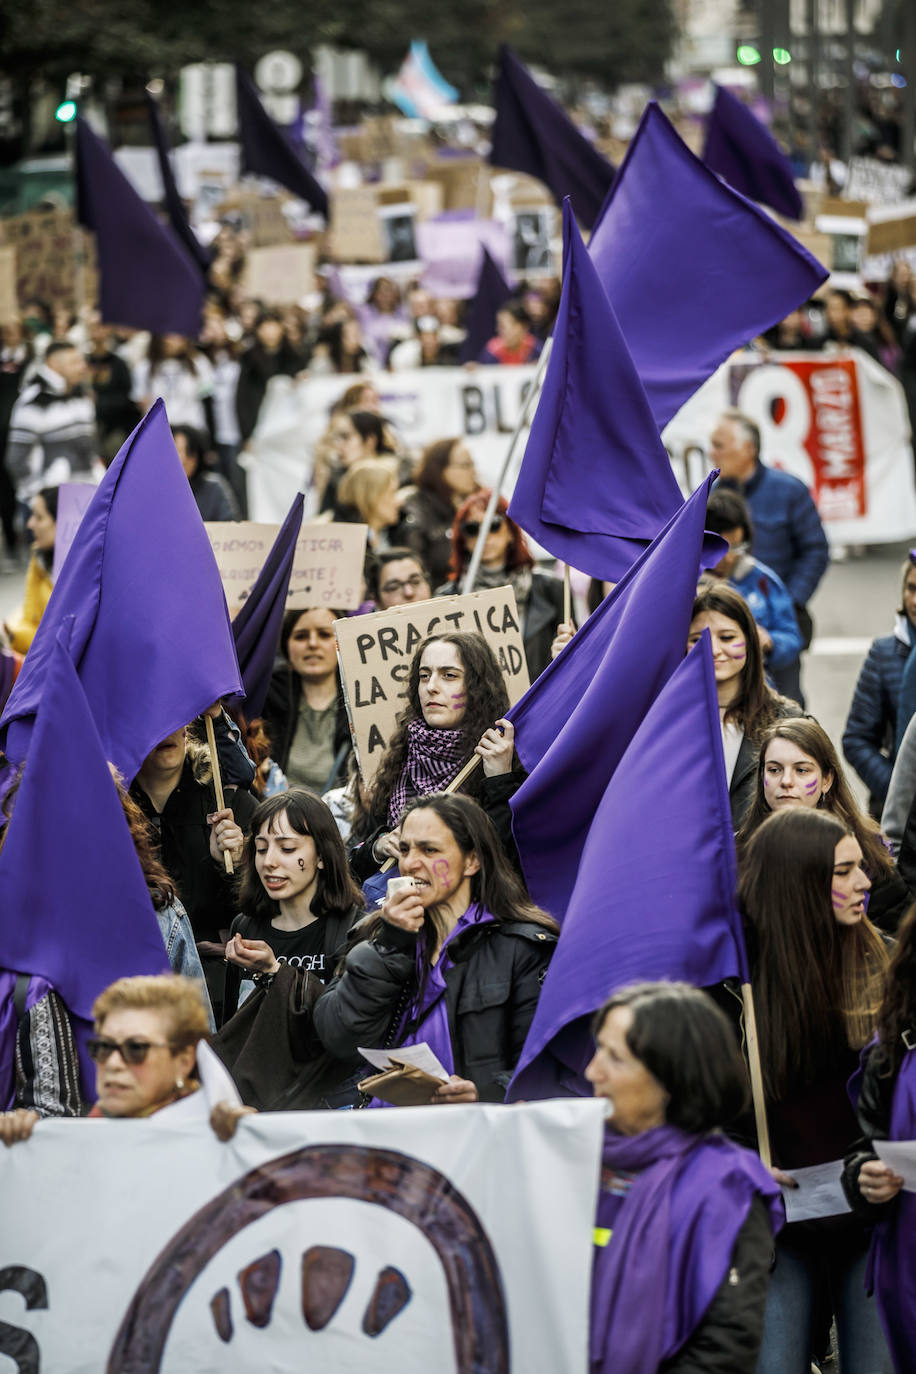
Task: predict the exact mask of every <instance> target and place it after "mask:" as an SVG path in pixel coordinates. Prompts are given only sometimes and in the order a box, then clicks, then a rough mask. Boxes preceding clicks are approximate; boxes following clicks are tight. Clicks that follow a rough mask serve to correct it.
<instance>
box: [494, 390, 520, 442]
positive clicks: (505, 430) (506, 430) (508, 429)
mask: <svg viewBox="0 0 916 1374" xmlns="http://www.w3.org/2000/svg"><path fill="white" fill-rule="evenodd" d="M493 409H494V411H495V413H496V429H497V433H499V434H511V433H512V431H513V430H514V428H515V426H514V425H507V424H506V423H505V421H504V420H503V407H502V391H501V390H500V388H499V387H498V386H495V387H494V388H493Z"/></svg>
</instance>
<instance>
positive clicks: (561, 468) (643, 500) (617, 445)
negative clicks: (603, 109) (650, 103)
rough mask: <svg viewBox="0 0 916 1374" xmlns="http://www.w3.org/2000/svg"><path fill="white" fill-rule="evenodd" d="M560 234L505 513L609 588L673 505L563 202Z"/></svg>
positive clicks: (634, 386) (664, 459)
mask: <svg viewBox="0 0 916 1374" xmlns="http://www.w3.org/2000/svg"><path fill="white" fill-rule="evenodd" d="M563 236H564V248H563V292H562V295H561V297H560V307H559V310H558V312H557V319H556V324H555V325H554V331H553V348H552V349H551V354H550V360H549V362H548V364H547V372H546V375H545V377H544V385H543V389H542V391H541V395H540V398H539V400H538V407H537V411H536V412H535V416H534V421H533V422H532V425H531V433H530V434H529V436H528V443H527V445H526V447H525V456H524V459H523V461H522V466H521V471H520V472H519V475H518V480H517V482H516V485H515V491H514V492H513V494H512V500H511V502H510V503H509V514H510V515H511V517H512V519H513V520H516V521H517V522H518V524H520V525H521V526H522V528H523V529H524V530H527V532H528V533H529V534H530V535H532V536H533V537H534V538H535V539H536V540H537V541H538V543H539V544H543V546H544V548H546V549H549V551H550V552H551V553H552V554H553V555H554V557H555V558H559V559H562V561H563V562H565V563H570V564H571V565H572V566H573V567H574V568H580V569H581V570H582V571H583V572H587V573H589V574H590V576H592V577H598V578H602V579H604V580H605V581H608V582H617V581H618V580H619V579H620V578H621V577H622V576H623V574H624V573H625V572H626V570H627V568H628V567H629V566H630V565H631V563H632V562H633V561H634V559H636V558H638V557H639V555H640V554H641V553H642V552H643V550H644V549H645V548H646V547H647V546H648V545H649V544H650V543H651V542H652V540H653V539H654V538H655V536H656V535H657V534H658V532H659V530H660V529H662V527H663V526H664V525H665V524H666V522H667V521H668V520H670V518H671V517H672V515H673V514H674V513H675V511H676V510H678V508H679V507H680V506H681V505H682V504H683V498H682V496H681V492H680V488H679V487H678V484H677V481H676V479H675V476H674V473H673V472H672V470H671V460H670V458H669V457H668V453H667V450H666V449H665V446H664V444H663V443H662V441H661V439H660V437H659V433H658V427H657V426H656V423H655V419H654V417H653V415H652V410H651V408H650V406H649V402H648V399H647V398H646V393H645V390H644V388H643V385H642V382H641V381H640V379H639V377H638V375H637V372H636V369H635V367H634V366H633V360H632V358H631V357H630V353H629V350H628V348H627V344H626V341H625V339H624V336H623V334H622V333H621V330H620V326H619V324H618V323H617V319H616V316H615V314H614V310H613V308H612V306H611V304H610V302H609V300H608V298H607V296H606V295H605V293H604V289H603V287H602V285H601V281H600V279H599V277H598V273H597V272H596V270H595V266H594V263H593V262H592V260H591V258H590V257H589V255H588V253H587V251H586V249H585V246H584V244H583V242H582V238H581V236H580V234H579V230H578V229H577V228H576V223H575V220H574V219H573V217H572V212H571V210H570V204H569V201H568V200H567V201H565V202H564V204H563Z"/></svg>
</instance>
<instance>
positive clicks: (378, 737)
mask: <svg viewBox="0 0 916 1374" xmlns="http://www.w3.org/2000/svg"><path fill="white" fill-rule="evenodd" d="M366 748H367V751H368V752H369V753H370V754H374V753H375V751H376V749H384V748H385V741H384V739H383V737H382V732H381V730H380V729H379V728H378V726H377V725H372V726H370V727H369V743H368V745H367V746H366Z"/></svg>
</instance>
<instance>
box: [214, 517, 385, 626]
mask: <svg viewBox="0 0 916 1374" xmlns="http://www.w3.org/2000/svg"><path fill="white" fill-rule="evenodd" d="M279 528H280V527H279V525H261V524H256V523H255V522H254V521H247V520H244V521H241V520H214V521H209V522H207V523H205V524H204V529H205V530H206V531H207V537H208V538H209V540H210V544H211V546H212V548H213V553H214V556H215V557H216V565H217V567H218V568H219V575H220V578H221V579H222V583H223V590H224V591H225V593H226V603H227V605H228V606H229V612H230V614H232V615H234V614H235V612H236V611H237V610H238V609H239V607H240V606H241V605H242V604H243V602H244V601H245V599H246V598H247V596H248V593H249V592H250V591H251V589H252V587H253V586H254V584H255V580H256V578H257V576H258V573H259V572H260V571H261V568H262V567H263V566H264V563H265V560H266V558H267V555H268V554H269V553H270V550H271V547H272V545H273V542H274V540H275V539H276V537H277V530H278V529H279ZM365 555H366V526H365V525H344V524H321V523H318V524H315V525H303V526H302V529H301V530H300V532H299V538H298V540H297V542H296V557H295V560H294V562H293V572H292V576H291V577H290V580H289V594H288V596H287V598H286V605H287V609H288V610H293V609H294V608H296V607H300V606H301V607H302V609H303V610H306V609H308V608H309V607H310V606H328V607H333V608H334V609H335V610H343V611H347V610H352V609H353V607H354V606H358V605H359V603H360V601H361V600H362V576H363V561H364V559H365Z"/></svg>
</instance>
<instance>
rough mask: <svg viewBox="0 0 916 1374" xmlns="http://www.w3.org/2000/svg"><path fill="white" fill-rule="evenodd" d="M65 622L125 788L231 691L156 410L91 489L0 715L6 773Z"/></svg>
mask: <svg viewBox="0 0 916 1374" xmlns="http://www.w3.org/2000/svg"><path fill="white" fill-rule="evenodd" d="M67 616H73V617H74V627H73V635H72V638H71V641H70V652H71V654H72V656H73V661H74V663H75V664H76V670H77V672H78V674H79V677H80V681H81V682H82V684H83V690H84V691H85V693H86V697H87V699H88V701H89V706H90V709H91V711H92V714H93V717H94V719H95V723H96V726H97V728H98V731H99V734H100V735H101V737H102V743H103V746H104V749H105V757H106V758H108V759H110V760H111V761H112V763H114V764H115V765H116V766H117V768H118V771H119V772H120V773H121V774H122V776H123V777H124V778H125V779H126V781H127V782H130V781H131V780H132V779H133V778H134V776H135V775H136V773H137V771H138V769H139V768H140V765H141V763H142V762H143V760H144V759H145V757H146V755H147V754H148V753H149V752H150V750H151V749H154V748H155V746H156V745H157V744H158V743H159V742H160V741H161V740H164V739H165V737H166V736H167V735H170V734H171V733H172V731H173V730H177V729H178V728H179V727H180V726H182V725H186V724H187V722H188V721H189V720H193V719H194V717H195V716H198V715H200V713H201V711H204V710H206V708H207V707H208V706H211V705H212V704H213V702H214V701H216V700H217V698H219V697H222V696H241V695H242V693H243V690H244V689H243V687H242V682H241V678H240V676H239V668H238V661H237V659H236V653H235V644H234V642H233V639H232V627H231V625H230V623H229V612H228V610H227V608H226V598H225V596H224V594H223V588H222V583H221V582H220V577H219V570H218V568H217V566H216V560H215V558H214V557H213V550H212V548H211V546H210V541H209V539H208V538H207V535H206V531H205V530H204V527H203V522H202V521H201V518H200V513H199V512H198V509H197V506H196V504H195V502H194V497H193V496H192V495H191V488H190V487H189V485H188V479H187V477H185V475H184V471H183V469H182V466H181V463H180V462H179V459H178V454H177V453H176V452H175V445H174V443H173V441H172V434H171V430H170V429H169V422H168V419H167V418H166V413H165V406H164V405H163V403H162V401H161V400H160V401H156V402H155V404H154V405H153V406H152V408H151V409H150V410H149V412H148V413H147V414H146V415H145V416H144V418H143V419H142V420H141V421H140V423H139V425H138V426H137V428H136V429H135V430H134V432H133V433H132V434H131V435H130V437H129V438H128V439H127V441H126V442H125V443H124V445H123V447H122V448H121V450H120V452H119V453H118V455H117V457H116V458H115V460H114V462H113V463H112V465H111V467H110V468H109V469H108V471H107V472H106V474H105V476H104V478H103V479H102V482H101V484H100V485H99V487H98V489H97V490H96V493H95V496H94V497H93V499H92V503H91V505H90V506H89V509H88V510H87V511H86V514H85V515H84V516H83V519H82V523H81V524H80V527H79V530H78V531H77V534H76V538H75V539H74V541H73V545H72V547H71V549H70V552H69V554H68V555H67V560H66V562H65V563H64V566H63V568H62V569H61V574H60V577H59V579H58V581H57V583H56V584H55V587H54V590H53V592H52V593H51V600H50V601H49V603H48V607H47V610H46V611H45V613H44V615H43V616H42V619H41V624H40V625H39V627H38V632H37V633H36V635H35V638H34V640H33V641H32V647H31V649H30V650H29V652H28V654H27V655H26V659H25V662H24V663H23V665H22V671H21V672H20V674H19V677H18V678H17V680H16V685H15V687H14V688H13V690H12V692H11V693H10V698H9V701H8V702H7V704H6V710H5V711H4V712H3V715H2V717H0V747H2V748H3V749H5V751H6V753H7V754H8V755H9V757H10V758H11V759H13V760H14V761H15V762H17V763H18V762H21V761H22V759H24V758H25V756H26V753H27V751H28V748H29V740H30V737H31V735H32V730H33V727H34V723H35V719H34V718H35V713H36V711H37V710H38V706H39V702H40V701H41V697H42V693H43V691H44V687H45V682H46V680H47V676H48V667H49V664H50V660H51V656H52V654H53V652H54V644H55V641H56V638H57V632H58V630H59V628H60V626H61V625H62V624H63V622H64V620H65V619H66V617H67Z"/></svg>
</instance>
